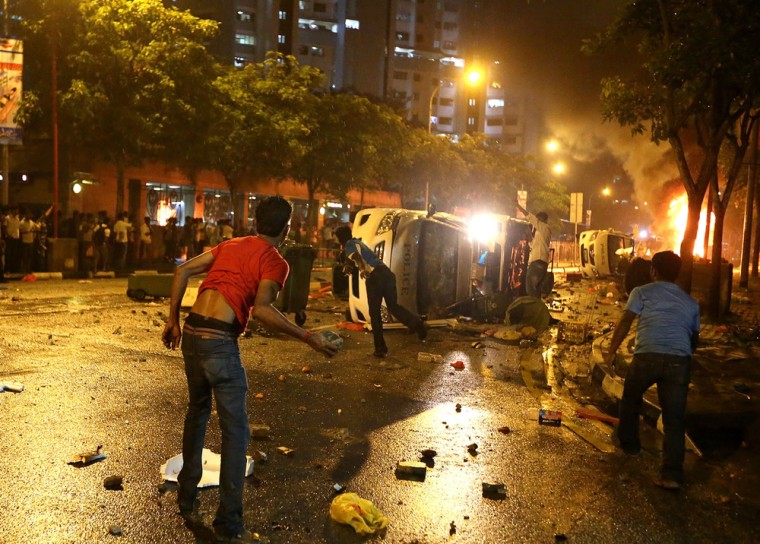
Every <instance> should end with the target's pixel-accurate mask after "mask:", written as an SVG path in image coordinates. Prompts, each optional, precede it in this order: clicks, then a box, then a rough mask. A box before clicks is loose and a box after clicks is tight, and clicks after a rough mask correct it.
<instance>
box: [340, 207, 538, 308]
mask: <svg viewBox="0 0 760 544" xmlns="http://www.w3.org/2000/svg"><path fill="white" fill-rule="evenodd" d="M491 217H492V222H493V224H494V225H495V227H494V239H493V240H491V241H490V242H489V241H484V240H478V238H477V237H476V236H473V235H472V231H471V228H470V224H468V222H467V221H465V220H464V219H462V218H460V217H457V216H454V215H451V214H447V213H434V214H428V213H426V212H424V211H413V210H403V209H394V208H373V209H367V210H362V211H361V212H359V213H358V214H357V216H356V218H355V220H354V227H353V231H352V232H353V236H354V237H356V238H361V239H362V241H363V242H364V243H365V244H366V245H367V246H368V247H369V248H370V249H372V250H373V251H374V252H375V254H376V255H377V256H378V257H380V259H382V261H383V262H384V263H385V264H386V265H387V266H388V267H389V268H390V269H391V270H392V271H393V273H394V274H395V275H396V285H397V291H398V301H399V303H400V304H401V305H403V306H406V307H407V308H409V309H410V310H412V311H415V312H417V313H418V314H420V315H423V316H426V317H427V318H428V319H436V318H440V317H445V316H448V315H452V314H464V315H470V314H472V313H473V312H477V311H478V310H479V308H480V307H481V306H483V304H479V303H481V302H482V301H483V300H496V299H498V300H499V304H498V306H499V308H493V304H491V305H490V306H489V308H492V309H495V310H496V311H498V310H500V309H501V307H502V306H503V311H506V306H507V305H508V303H509V302H510V301H511V299H512V298H515V297H516V296H519V295H521V294H524V278H525V269H526V267H527V258H528V251H529V250H528V240H529V239H530V225H529V224H528V223H526V222H524V221H521V220H518V219H514V218H511V217H507V216H491ZM521 290H522V291H521ZM504 299H509V300H504ZM348 300H349V311H350V315H351V319H352V320H354V321H359V322H367V321H369V306H368V304H367V291H366V287H365V284H364V281H363V280H362V279H361V278H360V277H359V275H358V273H354V274H353V275H352V277H351V279H350V282H349V298H348ZM488 304H489V303H487V305H488ZM502 313H503V312H502ZM383 320H384V321H385V322H390V321H391V316H390V314H389V313H388V312H387V311H385V308H384V307H383Z"/></svg>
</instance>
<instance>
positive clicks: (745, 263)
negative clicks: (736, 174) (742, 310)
mask: <svg viewBox="0 0 760 544" xmlns="http://www.w3.org/2000/svg"><path fill="white" fill-rule="evenodd" d="M757 127H758V128H760V124H759V125H757ZM757 132H758V131H757V130H755V131H753V132H752V139H751V141H750V148H749V149H750V151H749V169H748V170H747V202H746V205H745V206H744V230H743V236H742V260H741V271H740V273H739V286H740V287H744V288H746V287H748V286H749V261H750V248H751V245H752V214H753V211H754V208H753V204H754V203H755V185H756V181H757V179H756V176H755V171H756V168H755V165H754V163H755V161H756V160H757ZM755 228H757V227H755ZM755 246H757V235H756V236H755ZM753 258H756V257H754V256H753ZM753 262H754V266H753V272H752V275H753V276H755V277H757V261H756V260H755V261H753Z"/></svg>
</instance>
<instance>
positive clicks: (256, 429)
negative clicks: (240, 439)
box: [250, 423, 272, 440]
mask: <svg viewBox="0 0 760 544" xmlns="http://www.w3.org/2000/svg"><path fill="white" fill-rule="evenodd" d="M250 428H251V438H257V439H259V440H263V439H267V438H269V433H271V432H272V429H271V428H270V427H269V425H263V424H261V423H251V426H250Z"/></svg>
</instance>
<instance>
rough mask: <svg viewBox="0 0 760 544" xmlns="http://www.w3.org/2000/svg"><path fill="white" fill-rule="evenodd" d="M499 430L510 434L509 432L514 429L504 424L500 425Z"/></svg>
mask: <svg viewBox="0 0 760 544" xmlns="http://www.w3.org/2000/svg"><path fill="white" fill-rule="evenodd" d="M497 431H499V432H500V433H502V434H509V433H511V432H512V429H510V428H509V427H507V426H506V425H504V426H503V427H499V428H498V429H497Z"/></svg>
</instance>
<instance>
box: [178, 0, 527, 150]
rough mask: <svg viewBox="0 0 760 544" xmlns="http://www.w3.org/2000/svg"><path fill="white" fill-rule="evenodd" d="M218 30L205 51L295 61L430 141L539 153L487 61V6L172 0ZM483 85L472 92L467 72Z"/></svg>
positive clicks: (521, 112)
mask: <svg viewBox="0 0 760 544" xmlns="http://www.w3.org/2000/svg"><path fill="white" fill-rule="evenodd" d="M171 3H172V4H173V5H175V6H177V7H179V8H180V9H189V10H190V11H191V12H192V13H194V14H195V15H197V16H199V17H204V18H209V19H215V20H217V21H219V22H220V23H221V26H220V32H219V35H218V36H217V37H216V38H215V39H214V40H213V42H212V43H211V44H209V49H210V50H211V51H212V52H213V53H214V54H216V55H217V56H218V57H219V58H220V59H221V60H222V61H223V62H228V63H230V64H234V65H236V66H243V65H245V64H247V63H251V62H260V61H262V60H263V59H264V58H265V56H266V53H267V51H279V52H281V53H285V54H290V55H294V56H295V57H296V58H297V59H298V60H299V61H300V62H301V63H303V64H308V65H310V66H314V67H315V68H318V69H319V70H321V71H322V73H323V74H324V85H325V87H326V88H330V89H335V90H341V89H350V90H353V91H355V92H358V93H361V94H366V95H372V96H376V97H384V98H386V99H389V100H393V101H394V102H395V103H396V104H399V105H401V107H402V108H403V109H404V110H405V111H406V117H407V119H408V120H409V121H410V122H412V123H417V124H419V125H420V126H423V127H426V128H428V130H430V132H431V133H433V134H446V135H451V136H454V137H456V136H458V135H461V134H464V133H473V132H480V133H483V134H485V135H487V136H488V137H490V138H493V139H496V140H498V141H499V142H500V143H501V144H502V145H503V146H504V149H505V150H507V151H510V152H530V151H535V149H536V145H537V141H538V127H539V126H540V122H539V117H538V116H537V115H536V114H535V113H534V112H533V110H532V109H531V107H530V102H529V101H528V100H527V99H526V98H525V97H520V96H517V95H515V94H513V93H510V90H509V86H508V85H507V84H506V82H505V81H504V79H503V76H502V74H501V71H500V69H499V63H498V62H495V61H493V60H489V61H486V60H485V57H484V52H485V51H486V50H487V49H486V47H485V46H484V44H485V42H486V41H488V39H489V32H491V30H490V29H492V28H493V25H492V24H490V23H491V22H492V21H493V20H494V19H495V17H499V16H502V17H503V16H504V14H503V13H499V12H498V11H497V10H498V9H502V8H499V4H498V3H497V2H494V1H493V0H445V1H440V0H172V1H171ZM470 70H477V71H478V72H479V73H480V74H481V76H482V77H481V78H480V80H479V81H478V82H477V83H475V84H469V83H468V82H467V79H466V74H467V73H468V72H469V71H470Z"/></svg>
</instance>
